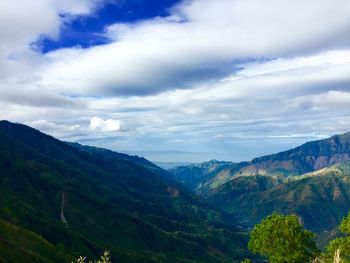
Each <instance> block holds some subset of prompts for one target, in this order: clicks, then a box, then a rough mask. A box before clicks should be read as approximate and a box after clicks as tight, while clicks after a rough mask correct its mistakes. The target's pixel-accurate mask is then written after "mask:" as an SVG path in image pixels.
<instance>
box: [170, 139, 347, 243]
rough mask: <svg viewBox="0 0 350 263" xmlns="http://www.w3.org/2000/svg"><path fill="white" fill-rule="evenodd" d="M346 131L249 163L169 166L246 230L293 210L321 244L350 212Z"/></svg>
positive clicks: (187, 183)
mask: <svg viewBox="0 0 350 263" xmlns="http://www.w3.org/2000/svg"><path fill="white" fill-rule="evenodd" d="M349 160H350V133H345V134H342V135H335V136H332V137H330V138H327V139H324V140H318V141H311V142H307V143H305V144H303V145H301V146H299V147H296V148H294V149H291V150H288V151H284V152H280V153H277V154H271V155H267V156H263V157H259V158H255V159H253V160H251V161H249V162H240V163H230V162H218V161H210V162H206V163H202V164H196V165H189V166H182V167H176V168H173V169H171V170H170V172H171V173H170V175H171V176H172V178H173V179H174V180H177V181H179V182H182V183H184V184H185V185H187V187H188V188H189V189H191V190H192V191H194V192H196V193H198V194H199V195H201V196H202V197H204V198H205V199H206V200H208V201H209V202H211V203H212V204H213V205H215V206H216V207H219V208H220V209H222V210H224V211H226V212H229V213H233V214H234V215H235V217H236V218H237V219H239V220H240V221H241V222H242V223H243V224H245V225H246V226H247V227H248V228H249V227H251V226H253V225H254V224H256V223H258V222H259V221H260V220H261V219H262V218H264V217H265V216H267V215H268V214H270V213H272V212H274V211H276V212H281V213H284V214H291V213H292V214H296V215H298V216H299V218H300V220H301V221H302V222H303V223H304V225H305V227H306V228H308V229H310V230H312V231H314V232H316V233H317V234H318V236H319V243H320V244H324V243H325V242H327V240H328V239H329V238H330V237H333V236H334V235H337V231H336V229H337V225H338V224H339V222H340V221H341V219H342V218H343V217H344V216H345V215H346V214H347V213H348V212H349V210H350V164H349Z"/></svg>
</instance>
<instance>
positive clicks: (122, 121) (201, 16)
mask: <svg viewBox="0 0 350 263" xmlns="http://www.w3.org/2000/svg"><path fill="white" fill-rule="evenodd" d="M349 36H350V2H349V1H348V0H318V2H317V5H315V4H314V2H313V1H305V0H266V1H261V0H216V1H213V0H186V1H156V0H148V1H146V0H145V1H141V0H36V1H32V0H23V1H22V2H21V6H18V4H16V2H15V1H10V0H5V1H1V3H0V67H1V69H2V70H1V72H0V107H1V109H2V111H1V112H0V119H8V120H10V121H15V122H21V123H25V124H28V125H31V126H33V127H35V128H38V129H40V130H42V131H44V132H46V133H49V134H51V135H54V136H56V137H58V138H60V139H63V140H68V141H78V142H81V143H84V144H90V145H95V146H101V147H106V148H110V149H113V150H117V151H121V152H126V153H130V154H138V155H142V156H145V157H147V158H149V159H151V160H153V161H174V162H199V161H206V160H209V159H218V160H228V161H241V160H249V159H251V158H254V157H257V156H260V155H263V154H269V153H273V152H277V151H281V150H286V149H289V148H291V147H294V146H297V145H299V144H301V143H303V142H306V141H309V140H316V139H321V138H325V137H327V136H330V135H333V134H336V133H343V132H346V131H349V130H350V115H349V111H350V88H349V84H350V74H349V73H350V37H349Z"/></svg>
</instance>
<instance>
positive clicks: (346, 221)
mask: <svg viewBox="0 0 350 263" xmlns="http://www.w3.org/2000/svg"><path fill="white" fill-rule="evenodd" d="M339 229H340V231H341V232H342V233H343V234H347V236H344V237H339V238H336V239H334V240H332V241H331V242H329V245H328V246H327V251H328V253H329V254H334V253H335V252H336V251H337V250H338V249H339V250H340V256H341V257H349V256H350V235H349V234H350V213H349V214H348V215H347V216H346V217H344V218H343V220H342V222H341V223H340V226H339Z"/></svg>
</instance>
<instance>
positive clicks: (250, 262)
mask: <svg viewBox="0 0 350 263" xmlns="http://www.w3.org/2000/svg"><path fill="white" fill-rule="evenodd" d="M241 263H252V261H251V260H250V259H248V258H246V259H245V260H243V261H241Z"/></svg>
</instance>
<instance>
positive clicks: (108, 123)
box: [90, 117, 121, 132]
mask: <svg viewBox="0 0 350 263" xmlns="http://www.w3.org/2000/svg"><path fill="white" fill-rule="evenodd" d="M90 128H91V129H93V130H95V131H101V132H116V131H119V130H120V129H121V124H120V121H119V120H112V119H108V120H103V119H101V118H98V117H93V118H92V119H91V120H90Z"/></svg>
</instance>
